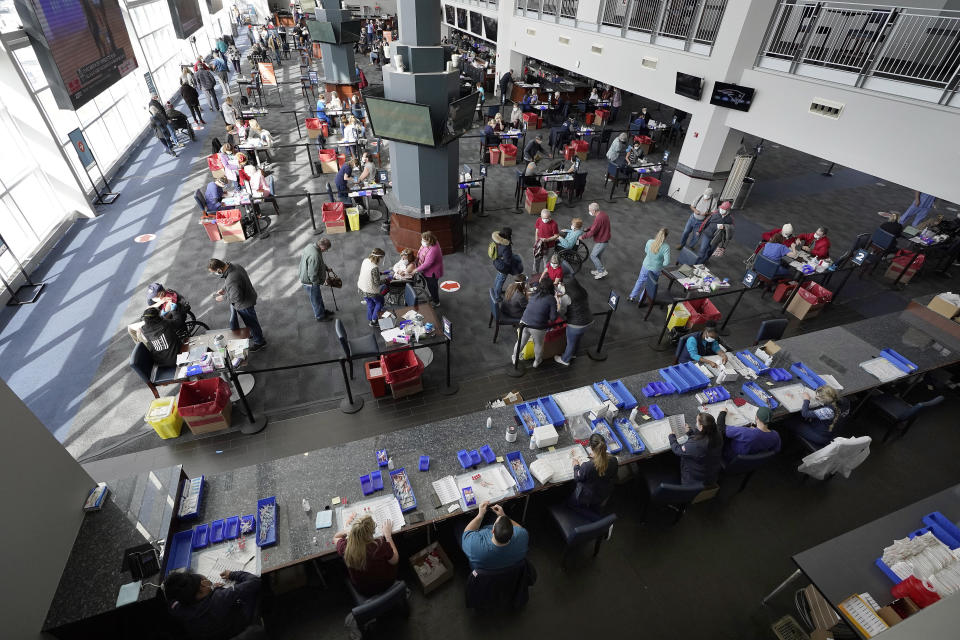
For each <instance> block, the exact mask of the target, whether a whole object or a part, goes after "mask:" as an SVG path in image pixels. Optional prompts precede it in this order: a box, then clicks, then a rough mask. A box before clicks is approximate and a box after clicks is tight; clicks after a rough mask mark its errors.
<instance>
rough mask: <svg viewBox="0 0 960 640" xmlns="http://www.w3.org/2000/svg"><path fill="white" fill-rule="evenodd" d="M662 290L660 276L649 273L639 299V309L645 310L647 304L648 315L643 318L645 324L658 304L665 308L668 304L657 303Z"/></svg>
mask: <svg viewBox="0 0 960 640" xmlns="http://www.w3.org/2000/svg"><path fill="white" fill-rule="evenodd" d="M659 289H660V274H659V273H658V274H653V273H651V272H649V271H648V272H647V281H646V282H644V283H643V290H642V291H641V292H640V296H639V297H638V298H637V308H638V309H641V308H643V303H644V302H646V303H647V313H646V314H645V315H644V316H643V320H644V322H646V320H647V318H649V317H650V313H651V312H652V311H653V308H654V307H655V306H657V305H658V304H659V305H661V306H663V305H666V304H667V302H666V301H665V300H661V301H659V302H658V301H657V292H658V291H659Z"/></svg>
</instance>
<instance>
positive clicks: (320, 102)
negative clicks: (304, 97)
mask: <svg viewBox="0 0 960 640" xmlns="http://www.w3.org/2000/svg"><path fill="white" fill-rule="evenodd" d="M317 118H319V119H320V120H322V121H323V122H326V123H327V124H330V116H328V115H327V101H326V100H324V99H323V94H320V97H319V98H317Z"/></svg>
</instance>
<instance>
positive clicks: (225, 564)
mask: <svg viewBox="0 0 960 640" xmlns="http://www.w3.org/2000/svg"><path fill="white" fill-rule="evenodd" d="M190 566H191V567H193V568H194V569H193V570H194V572H195V573H199V574H200V575H201V576H204V577H205V578H207V579H208V580H209V581H210V582H212V583H214V584H216V583H217V582H223V581H224V580H223V578H221V577H220V574H221V573H223V572H224V571H246V572H247V573H252V574H254V575H257V576H258V575H260V547H258V546H257V545H256V544H254V542H253V538H250V539H249V540H247V542H246V545H245V546H244V548H243V549H241V548H240V545H239V544H238V542H237V540H228V541H226V542H221V543H217V544H215V545H213V546H211V547H207V548H206V549H202V550H200V551H194V552H193V557H192V558H191V560H190Z"/></svg>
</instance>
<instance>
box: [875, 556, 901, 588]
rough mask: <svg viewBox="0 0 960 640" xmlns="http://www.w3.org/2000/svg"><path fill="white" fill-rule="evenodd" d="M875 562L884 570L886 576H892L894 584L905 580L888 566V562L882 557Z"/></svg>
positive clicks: (891, 579)
mask: <svg viewBox="0 0 960 640" xmlns="http://www.w3.org/2000/svg"><path fill="white" fill-rule="evenodd" d="M874 564H875V565H877V567H878V568H879V569H880V571H883V574H884V575H885V576H887V577H888V578H890V581H891V582H893V584H900V583H901V582H903V580H901V579H900V577H899V576H898V575H897V574H895V573H894V572H893V569H891V568H890V567H888V566H887V563H886V562H884V561H883V558H882V557H881V558H877V559H876V560H875V561H874Z"/></svg>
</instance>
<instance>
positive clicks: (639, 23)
mask: <svg viewBox="0 0 960 640" xmlns="http://www.w3.org/2000/svg"><path fill="white" fill-rule="evenodd" d="M726 7H727V0H603V1H602V2H601V4H600V15H599V19H598V22H599V23H600V25H601V28H602V27H604V26H606V27H619V28H621V29H622V30H623V32H622V35H624V36H627V35H628V34H629V33H642V34H648V35H649V38H650V42H656V39H657V38H671V39H673V40H683V41H684V43H685V44H684V49H687V50H690V48H691V45H692V44H694V43H695V44H698V45H706V46H707V47H710V46H712V45H713V43H714V40H715V39H716V37H717V32H718V31H719V30H720V21H721V20H722V19H723V13H724V10H725V9H726Z"/></svg>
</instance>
